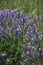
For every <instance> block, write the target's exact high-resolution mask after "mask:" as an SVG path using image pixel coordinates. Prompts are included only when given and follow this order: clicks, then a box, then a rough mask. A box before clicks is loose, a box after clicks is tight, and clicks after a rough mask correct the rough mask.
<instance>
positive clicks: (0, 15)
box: [0, 9, 28, 35]
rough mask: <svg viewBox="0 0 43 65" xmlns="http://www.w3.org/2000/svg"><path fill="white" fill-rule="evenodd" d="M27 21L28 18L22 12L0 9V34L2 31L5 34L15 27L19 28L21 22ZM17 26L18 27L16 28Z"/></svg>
mask: <svg viewBox="0 0 43 65" xmlns="http://www.w3.org/2000/svg"><path fill="white" fill-rule="evenodd" d="M23 21H24V22H27V21H28V18H27V16H26V15H25V14H23V13H22V12H19V11H18V10H17V9H15V10H0V35H2V33H3V31H4V32H5V33H6V34H9V33H11V32H13V31H14V30H15V29H17V31H19V30H18V29H20V28H21V26H22V24H23ZM17 27H18V28H17Z"/></svg>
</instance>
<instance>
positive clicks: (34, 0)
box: [0, 0, 43, 15]
mask: <svg viewBox="0 0 43 65" xmlns="http://www.w3.org/2000/svg"><path fill="white" fill-rule="evenodd" d="M15 8H18V9H19V10H23V11H24V12H26V13H31V12H32V11H33V10H34V9H36V10H37V11H38V13H39V14H40V15H42V14H43V0H0V9H15Z"/></svg>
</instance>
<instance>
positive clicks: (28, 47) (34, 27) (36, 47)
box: [21, 15, 43, 65]
mask: <svg viewBox="0 0 43 65" xmlns="http://www.w3.org/2000/svg"><path fill="white" fill-rule="evenodd" d="M29 21H30V23H29V24H28V25H27V29H26V28H25V29H26V32H25V34H24V39H25V40H27V39H28V41H26V43H25V42H24V43H25V44H23V45H22V47H23V53H22V55H21V57H22V61H23V65H28V64H29V63H30V65H31V64H32V65H37V64H38V65H39V64H40V63H39V62H40V61H41V57H42V58H43V48H42V49H41V47H40V44H41V40H42V38H43V34H42V32H41V31H39V29H38V27H39V24H40V18H39V17H38V16H36V15H35V16H34V18H33V19H30V20H29Z"/></svg>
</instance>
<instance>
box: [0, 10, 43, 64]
mask: <svg viewBox="0 0 43 65" xmlns="http://www.w3.org/2000/svg"><path fill="white" fill-rule="evenodd" d="M39 25H40V18H39V17H38V16H37V15H35V16H33V17H29V19H28V16H26V14H25V13H22V12H21V11H20V12H19V11H18V10H17V9H15V10H0V38H2V36H3V35H4V34H5V35H6V37H7V36H8V35H10V34H12V33H13V34H15V35H14V36H13V37H15V36H16V37H17V38H15V40H13V42H12V41H11V42H10V43H12V45H14V44H13V43H17V42H16V41H19V43H20V44H21V47H22V52H21V57H22V62H23V65H39V64H40V62H41V59H42V58H43V47H42V48H41V47H40V44H41V40H42V38H43V32H41V31H40V30H39V29H38V28H39ZM11 36H12V35H11ZM16 46H17V45H16ZM18 46H19V45H18ZM11 48H12V47H11ZM17 48H18V47H17ZM14 50H15V49H14ZM13 53H14V52H13ZM17 53H18V52H17ZM2 54H3V53H0V61H1V59H3V58H4V56H2ZM7 60H8V59H7Z"/></svg>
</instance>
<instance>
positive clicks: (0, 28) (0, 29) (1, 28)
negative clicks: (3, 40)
mask: <svg viewBox="0 0 43 65" xmlns="http://www.w3.org/2000/svg"><path fill="white" fill-rule="evenodd" d="M2 33H3V27H2V26H0V36H1V35H2Z"/></svg>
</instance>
